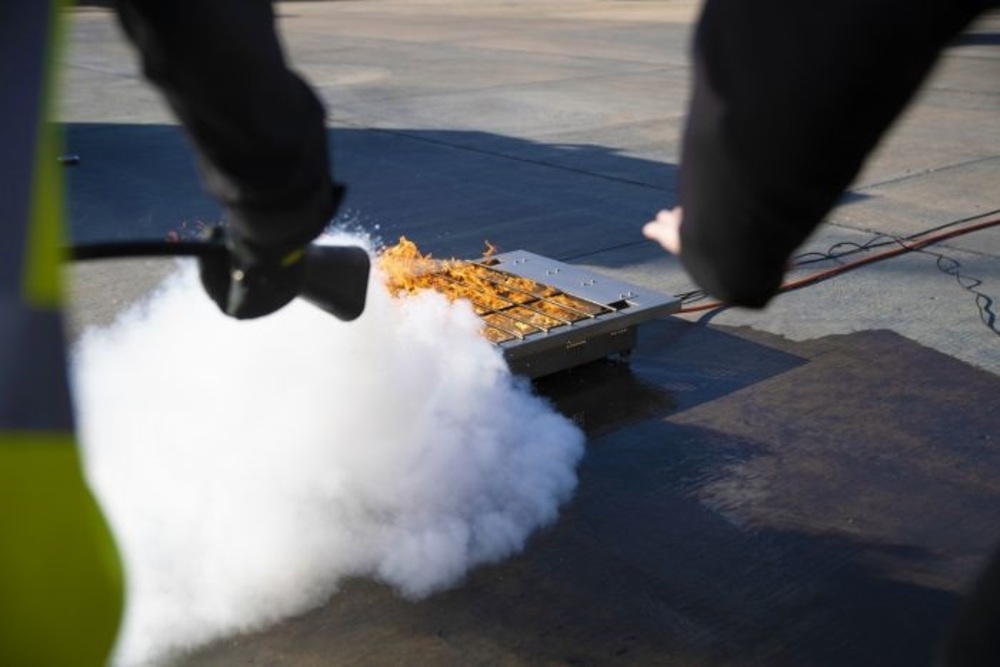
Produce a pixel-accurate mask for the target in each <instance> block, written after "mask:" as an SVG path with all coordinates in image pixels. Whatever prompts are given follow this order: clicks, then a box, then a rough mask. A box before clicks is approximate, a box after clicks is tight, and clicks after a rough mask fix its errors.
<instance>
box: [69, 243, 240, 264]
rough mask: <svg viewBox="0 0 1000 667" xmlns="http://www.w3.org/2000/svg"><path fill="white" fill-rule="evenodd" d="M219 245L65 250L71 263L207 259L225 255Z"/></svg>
mask: <svg viewBox="0 0 1000 667" xmlns="http://www.w3.org/2000/svg"><path fill="white" fill-rule="evenodd" d="M225 252H226V249H225V246H223V245H222V244H220V243H207V242H205V241H102V242H99V243H80V244H76V245H72V246H70V247H69V248H67V249H66V256H67V257H68V258H69V259H70V260H72V261H84V260H90V259H115V258H126V257H208V256H211V255H216V254H221V253H225Z"/></svg>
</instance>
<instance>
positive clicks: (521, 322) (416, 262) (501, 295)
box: [377, 236, 600, 342]
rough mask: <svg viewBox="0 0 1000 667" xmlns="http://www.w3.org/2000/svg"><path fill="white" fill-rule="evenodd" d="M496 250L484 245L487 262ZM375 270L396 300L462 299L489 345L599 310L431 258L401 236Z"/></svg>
mask: <svg viewBox="0 0 1000 667" xmlns="http://www.w3.org/2000/svg"><path fill="white" fill-rule="evenodd" d="M495 252H496V247H495V246H493V245H492V244H490V242H489V241H486V251H485V252H484V253H483V257H484V258H487V257H490V256H491V255H493V254H494V253H495ZM377 261H378V265H379V267H380V268H381V270H382V273H383V275H384V276H385V282H386V288H387V289H388V290H389V293H390V294H392V296H394V297H397V298H402V297H405V296H407V295H410V294H415V293H417V292H420V291H421V290H425V289H433V290H436V291H438V292H440V293H442V294H444V295H445V296H446V297H447V298H449V299H451V300H453V301H454V300H456V299H466V300H468V301H469V302H471V303H472V307H473V308H474V309H475V312H476V314H477V315H479V316H480V317H482V319H483V321H484V323H485V324H486V325H487V326H486V327H485V328H484V330H483V335H484V336H486V337H487V338H488V339H490V340H491V341H493V342H500V341H503V340H509V339H510V338H514V337H518V336H523V335H527V334H532V333H537V332H539V331H548V330H549V329H553V328H555V327H558V326H562V325H564V324H569V323H571V322H575V321H577V320H580V319H583V318H585V317H590V316H593V315H595V314H597V312H598V311H599V310H600V306H595V305H594V304H591V303H589V302H586V301H583V300H580V299H577V298H575V297H571V296H569V295H567V294H565V293H562V292H560V291H559V290H557V289H555V288H553V287H550V286H547V285H542V284H541V283H538V282H535V281H534V280H531V279H530V278H524V277H521V276H514V275H511V274H508V273H505V272H502V271H495V270H492V269H490V268H487V267H486V266H483V265H480V264H477V263H474V262H466V261H462V260H458V259H454V258H452V259H443V260H442V259H434V258H433V257H431V255H430V254H423V253H421V252H420V250H419V248H417V245H416V244H415V243H413V241H410V240H409V239H407V238H406V237H405V236H401V237H400V238H399V243H397V244H396V245H394V246H390V247H388V248H385V249H384V250H382V251H381V252H380V253H379V255H378V260H377Z"/></svg>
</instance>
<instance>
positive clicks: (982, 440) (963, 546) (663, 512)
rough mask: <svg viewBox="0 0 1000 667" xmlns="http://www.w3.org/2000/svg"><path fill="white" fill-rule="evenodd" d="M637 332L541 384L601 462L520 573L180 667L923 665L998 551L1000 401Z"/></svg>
mask: <svg viewBox="0 0 1000 667" xmlns="http://www.w3.org/2000/svg"><path fill="white" fill-rule="evenodd" d="M640 333H641V336H640V346H639V349H638V350H637V352H636V353H635V354H634V355H633V360H632V364H631V366H629V367H623V366H620V365H616V364H613V363H609V362H600V363H597V364H593V365H590V366H587V367H581V368H578V369H575V370H573V371H570V372H567V373H564V374H562V375H560V376H554V377H550V378H548V379H545V380H543V381H539V382H538V383H537V385H536V386H537V388H538V391H539V392H540V393H541V394H543V395H545V396H547V397H548V398H550V399H551V400H552V401H553V402H554V403H555V404H556V405H557V406H559V408H560V409H561V410H563V411H564V412H565V413H566V414H569V415H571V416H573V418H574V419H576V420H577V422H578V423H580V424H581V425H582V426H583V427H584V429H585V430H586V432H587V434H588V438H589V440H588V449H587V454H586V457H585V459H584V461H583V463H582V465H581V466H580V469H579V473H580V482H579V488H578V491H577V494H576V496H575V498H574V500H573V501H571V503H570V504H569V505H568V506H567V507H566V508H565V509H564V511H563V513H562V514H561V516H560V518H559V519H558V521H557V523H556V524H555V525H553V526H551V527H550V528H548V529H547V530H544V531H542V532H540V533H539V534H537V535H536V536H535V538H534V539H532V540H531V542H530V543H529V545H528V547H527V548H526V549H525V551H524V552H523V553H522V554H521V555H519V556H517V557H515V558H512V559H511V560H509V561H507V562H504V563H501V564H498V565H494V566H490V567H484V568H480V569H478V570H476V571H474V572H473V573H472V574H471V575H470V576H469V577H468V578H467V579H466V580H465V581H464V582H463V583H461V584H459V585H458V586H456V587H455V588H453V589H452V590H450V591H446V592H443V593H440V594H437V595H434V596H432V597H430V598H428V599H426V600H423V601H420V602H410V601H406V600H402V599H400V598H398V597H396V596H395V595H394V594H393V592H392V591H391V590H390V589H388V588H386V587H384V586H382V585H380V584H377V583H374V582H370V581H353V582H349V583H347V584H346V585H345V586H344V587H343V588H342V590H341V591H340V592H339V593H338V594H336V595H334V596H333V597H332V598H331V599H330V600H329V602H328V603H327V604H326V605H325V606H324V607H322V608H320V609H317V610H315V611H313V612H311V613H308V614H306V615H304V616H302V617H299V618H297V619H292V620H289V621H287V622H285V623H283V624H281V625H279V626H277V627H274V628H272V629H270V630H267V631H265V632H262V633H260V634H256V635H250V636H245V637H241V638H237V639H233V640H230V641H226V642H222V643H220V644H218V645H216V646H214V647H209V648H207V649H205V650H203V651H201V652H200V653H198V654H196V655H192V656H189V657H187V658H186V659H185V660H184V661H182V662H181V663H179V664H184V665H329V664H365V665H369V664H370V665H404V664H435V665H438V664H444V665H522V664H523V665H536V664H538V665H548V664H552V665H604V664H631V665H673V666H682V667H683V666H687V665H706V666H707V665H779V666H780V665H795V666H817V667H826V666H829V667H835V666H838V667H839V666H843V665H871V666H873V667H874V666H876V665H878V666H883V665H930V664H931V661H932V659H933V657H934V656H935V654H936V652H937V651H938V650H939V647H940V645H941V642H942V641H943V637H944V636H945V634H946V632H947V630H948V628H949V625H950V624H951V623H952V621H953V618H954V615H955V612H956V610H957V609H958V607H959V604H960V601H961V599H962V598H961V596H962V594H963V592H964V591H965V589H966V588H967V586H968V585H969V582H970V580H971V578H972V577H973V576H974V575H975V573H976V572H977V571H978V570H979V568H980V567H981V566H982V565H983V563H984V559H985V558H986V556H987V555H988V553H989V551H990V549H991V547H992V545H993V544H994V543H995V542H996V541H997V540H998V538H1000V525H998V523H997V521H996V518H997V516H998V510H1000V453H998V452H997V449H996V442H995V439H996V438H997V437H998V435H997V434H998V433H1000V417H998V415H997V411H996V410H995V406H994V405H992V404H991V403H992V402H993V397H995V396H996V395H997V391H998V389H1000V386H998V385H1000V380H998V379H997V378H996V377H995V376H993V375H991V374H989V373H986V372H982V371H978V370H976V369H973V368H972V367H969V366H967V365H965V364H962V363H960V362H957V361H955V360H953V359H951V358H949V357H947V356H945V355H942V354H939V353H937V352H934V351H932V350H929V349H927V348H923V347H920V346H918V345H916V344H914V343H912V342H910V341H908V340H906V339H905V338H902V337H900V336H898V335H896V334H893V333H890V332H882V331H868V332H862V333H857V334H852V335H847V336H836V337H828V338H825V339H818V340H814V341H810V342H806V343H794V342H790V341H786V340H783V339H778V338H774V337H769V336H763V335H761V334H756V333H751V332H748V331H743V330H723V329H713V328H707V327H704V326H698V325H694V324H689V323H685V322H680V321H675V320H666V321H658V322H654V323H650V324H647V325H644V326H643V327H641V328H640ZM945 406H952V409H943V408H945Z"/></svg>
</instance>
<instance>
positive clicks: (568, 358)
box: [469, 250, 680, 378]
mask: <svg viewBox="0 0 1000 667" xmlns="http://www.w3.org/2000/svg"><path fill="white" fill-rule="evenodd" d="M469 264H471V265H475V266H476V267H478V268H477V273H478V274H479V276H478V278H480V279H483V280H486V281H489V282H490V283H492V284H493V285H494V286H495V287H496V289H497V290H498V292H497V294H498V295H499V296H498V297H497V298H489V299H487V298H477V295H476V292H477V290H476V288H475V287H470V289H469V299H470V301H472V303H473V305H474V306H475V308H476V312H477V313H478V314H479V316H480V317H481V318H482V320H483V322H484V323H485V324H486V329H485V331H484V335H485V336H486V337H487V338H488V339H489V340H491V341H493V343H494V344H495V345H497V346H498V347H499V348H500V349H501V350H502V351H503V354H504V357H505V358H506V359H507V363H508V365H509V366H510V369H511V371H512V372H514V373H516V374H520V375H526V376H528V377H531V378H537V377H541V376H543V375H549V374H552V373H556V372H558V371H561V370H565V369H567V368H572V367H573V366H579V365H581V364H585V363H588V362H591V361H596V360H598V359H602V358H605V357H608V356H611V355H614V354H618V355H619V356H620V357H621V358H622V359H623V360H627V358H628V356H629V354H630V353H631V351H632V349H633V348H634V347H635V345H636V341H637V330H638V325H639V324H640V323H642V322H645V321H648V320H650V319H653V318H656V317H661V316H663V315H668V314H670V313H674V312H677V311H678V310H679V309H680V300H679V299H677V298H675V297H672V296H667V295H665V294H660V293H658V292H654V291H652V290H648V289H645V288H642V287H639V286H638V285H633V284H631V283H627V282H624V281H621V280H615V279H613V278H609V277H607V276H604V275H601V274H598V273H594V272H593V271H588V270H586V269H583V268H580V267H577V266H572V265H569V264H564V263H563V262H559V261H557V260H554V259H549V258H547V257H542V256H541V255H536V254H534V253H531V252H527V251H525V250H515V251H512V252H507V253H503V254H500V255H494V256H490V257H484V258H482V259H480V260H476V261H473V262H469Z"/></svg>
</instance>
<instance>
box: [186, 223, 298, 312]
mask: <svg viewBox="0 0 1000 667" xmlns="http://www.w3.org/2000/svg"><path fill="white" fill-rule="evenodd" d="M207 241H208V242H210V243H216V244H219V245H220V246H222V247H223V248H224V249H225V251H224V252H223V251H220V252H217V253H210V254H206V255H202V256H200V257H199V259H198V268H199V272H200V274H201V284H202V285H203V286H204V287H205V291H206V292H208V295H209V296H210V297H211V298H212V301H214V302H215V303H216V305H218V306H219V308H220V309H221V310H222V312H224V313H225V314H226V315H229V316H230V317H235V318H236V319H239V320H246V319H252V318H255V317H263V316H264V315H270V314H271V313H273V312H274V311H276V310H278V309H279V308H281V307H283V306H285V305H286V304H287V303H288V302H290V301H291V300H292V299H294V298H295V297H296V296H298V294H299V291H300V289H301V286H302V278H303V268H304V264H305V261H304V260H305V256H306V248H307V246H299V247H291V248H282V249H270V248H260V247H255V246H252V245H250V244H248V243H246V242H245V241H242V240H241V239H239V238H238V237H236V236H235V235H233V234H232V233H230V232H228V231H227V230H226V229H225V228H223V227H221V226H216V227H213V228H212V229H211V230H210V231H209V234H208V238H207Z"/></svg>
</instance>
